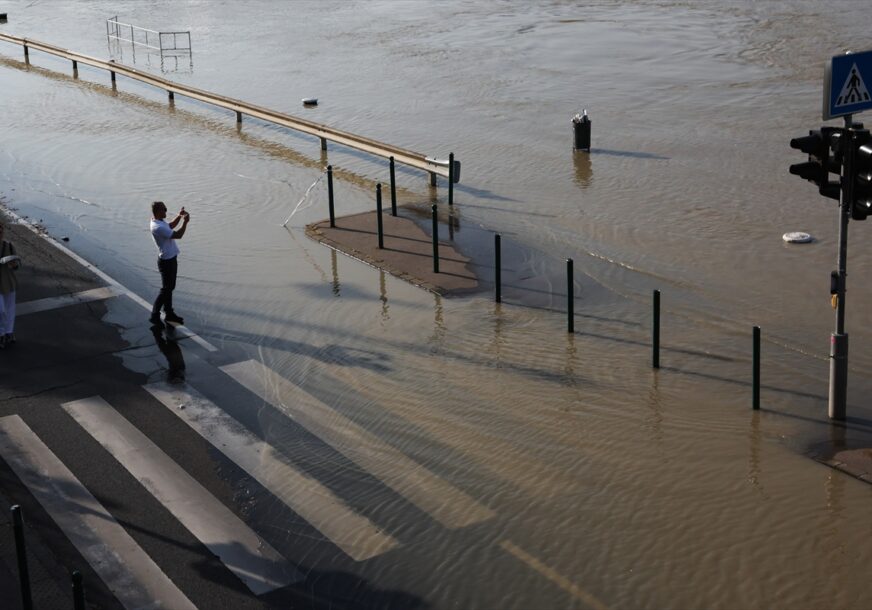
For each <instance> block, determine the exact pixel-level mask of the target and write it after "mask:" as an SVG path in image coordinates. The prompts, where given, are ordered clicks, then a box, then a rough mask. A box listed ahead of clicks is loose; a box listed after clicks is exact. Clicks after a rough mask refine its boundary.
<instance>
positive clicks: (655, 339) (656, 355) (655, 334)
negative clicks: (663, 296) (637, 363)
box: [651, 290, 660, 369]
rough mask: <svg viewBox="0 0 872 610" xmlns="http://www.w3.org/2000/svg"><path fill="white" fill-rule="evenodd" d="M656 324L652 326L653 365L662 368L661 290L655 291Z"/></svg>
mask: <svg viewBox="0 0 872 610" xmlns="http://www.w3.org/2000/svg"><path fill="white" fill-rule="evenodd" d="M653 307H654V324H653V325H652V328H651V366H652V367H654V368H655V369H659V368H660V291H659V290H655V291H654V305H653Z"/></svg>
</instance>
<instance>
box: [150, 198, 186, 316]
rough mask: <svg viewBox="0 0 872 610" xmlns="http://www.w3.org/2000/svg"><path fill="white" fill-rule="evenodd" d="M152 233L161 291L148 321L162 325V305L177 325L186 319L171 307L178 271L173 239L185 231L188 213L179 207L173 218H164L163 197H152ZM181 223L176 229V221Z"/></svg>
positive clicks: (176, 249)
mask: <svg viewBox="0 0 872 610" xmlns="http://www.w3.org/2000/svg"><path fill="white" fill-rule="evenodd" d="M151 216H152V218H151V236H152V237H153V238H154V243H155V245H156V246H157V249H158V253H159V254H158V259H157V268H158V271H160V293H159V294H158V295H157V298H156V299H155V300H154V306H153V307H152V309H151V317H150V318H149V322H151V323H152V324H153V325H155V326H163V323H162V322H161V319H160V310H161V308H163V310H164V313H165V314H166V316H165V317H164V319H165V320H166V322H167V323H168V324H174V325H177V326H180V325H182V324H184V323H185V321H184V320H183V319H182V318H181V316H178V315H177V314H176V312H175V311H174V310H173V290H174V289H175V287H176V273H177V271H178V261H177V258H178V256H179V247H178V246H177V245H176V240H177V239H181V238H182V236H183V235H184V234H185V229H186V228H187V226H188V222H189V221H190V220H191V215H190V214H188V213H187V212H186V211H185V208H182V209H181V210H180V211H179V213H178V214H177V215H176V217H175V218H174V219H172V220H171V221H169V222H167V221H166V217H167V206H165V205H164V202H163V201H155V202H154V203H152V204H151ZM180 222H181V223H182V227H181V228H180V229H178V230H175V229H176V227H177V226H178V225H179V223H180Z"/></svg>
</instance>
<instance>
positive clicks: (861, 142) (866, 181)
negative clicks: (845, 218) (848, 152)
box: [851, 129, 872, 220]
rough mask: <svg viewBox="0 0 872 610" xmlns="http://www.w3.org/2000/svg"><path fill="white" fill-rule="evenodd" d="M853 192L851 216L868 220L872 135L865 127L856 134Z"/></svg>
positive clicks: (871, 197)
mask: <svg viewBox="0 0 872 610" xmlns="http://www.w3.org/2000/svg"><path fill="white" fill-rule="evenodd" d="M851 145H852V146H854V159H853V161H854V162H853V168H852V171H851V174H852V176H851V179H852V180H853V192H852V194H851V218H853V219H854V220H866V217H867V216H868V215H869V214H872V135H870V134H869V131H868V130H866V129H863V130H861V131H857V132H856V133H855V134H854V139H853V141H852V142H851Z"/></svg>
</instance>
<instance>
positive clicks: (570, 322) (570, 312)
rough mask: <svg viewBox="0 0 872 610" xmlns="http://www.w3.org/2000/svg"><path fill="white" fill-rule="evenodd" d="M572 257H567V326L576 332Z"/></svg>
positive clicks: (572, 331) (570, 330) (569, 329)
mask: <svg viewBox="0 0 872 610" xmlns="http://www.w3.org/2000/svg"><path fill="white" fill-rule="evenodd" d="M572 276H573V272H572V259H571V258H567V259H566V326H567V331H568V332H571V333H574V332H575V279H574V278H573V277H572Z"/></svg>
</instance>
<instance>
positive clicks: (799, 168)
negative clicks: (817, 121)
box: [790, 127, 842, 200]
mask: <svg viewBox="0 0 872 610" xmlns="http://www.w3.org/2000/svg"><path fill="white" fill-rule="evenodd" d="M834 132H835V133H838V131H837V130H836V128H835V127H821V128H820V129H812V130H809V132H808V135H807V136H803V137H801V138H793V139H792V140H791V141H790V147H791V148H796V149H798V150H801V151H802V152H804V153H806V154H807V155H808V161H806V162H805V163H795V164H793V165H791V166H790V173H791V174H794V175H795V176H799V177H800V178H803V179H804V180H808V181H809V182H814V183H815V184H816V185H817V186H818V192H819V193H820V194H821V195H823V196H824V197H829V198H830V199H836V200H838V199H839V193H840V190H841V186H840V184H839V182H837V181H836V182H830V172H833V173H839V172H840V171H841V164H842V159H841V154H840V153H839V152H836V153H835V154H831V150H830V148H831V145H832V136H833V133H834Z"/></svg>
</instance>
